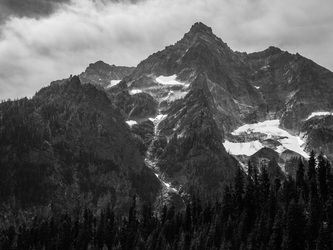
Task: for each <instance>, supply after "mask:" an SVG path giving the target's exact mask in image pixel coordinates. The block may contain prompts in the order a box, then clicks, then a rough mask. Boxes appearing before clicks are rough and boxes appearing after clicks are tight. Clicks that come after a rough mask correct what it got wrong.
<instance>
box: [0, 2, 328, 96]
mask: <svg viewBox="0 0 333 250" xmlns="http://www.w3.org/2000/svg"><path fill="white" fill-rule="evenodd" d="M16 1H18V0H16ZM30 1H40V0H30ZM53 2H54V3H52V6H53V7H52V8H51V9H50V11H47V12H45V13H43V14H42V15H40V14H38V13H37V14H36V13H34V12H33V11H31V9H27V10H26V12H27V13H28V14H29V15H28V14H25V10H24V9H23V10H21V12H19V14H17V13H16V12H13V13H12V14H11V15H10V14H9V13H8V12H7V13H6V18H5V21H4V22H3V23H2V25H1V28H0V99H7V98H18V97H23V96H32V95H33V94H34V93H35V92H36V91H37V90H39V89H40V88H41V87H43V86H46V85H48V84H49V83H50V82H51V81H53V80H56V79H62V78H65V77H68V76H69V75H70V74H79V73H80V72H82V71H84V69H85V68H86V67H87V66H88V65H89V63H92V62H95V61H97V60H103V61H105V62H107V63H110V64H116V65H127V66H135V65H137V64H138V63H139V62H140V61H141V60H143V59H145V58H146V57H147V56H149V55H150V54H151V53H154V52H156V51H157V50H161V49H163V48H164V47H165V46H167V45H170V44H173V43H175V42H176V41H177V40H179V39H181V38H182V36H183V34H184V33H185V32H187V31H188V30H189V29H190V27H191V25H192V24H193V23H194V22H197V21H202V22H203V23H205V24H207V25H208V26H210V27H212V29H213V32H214V33H215V34H216V35H217V36H219V37H221V38H222V40H223V41H224V42H227V43H228V45H229V46H230V47H231V48H232V49H234V50H238V51H246V52H253V51H259V50H264V49H266V48H267V47H268V46H270V45H274V46H277V47H280V48H281V49H283V50H288V51H290V52H292V53H296V52H299V53H300V54H302V55H304V56H306V57H308V58H310V59H312V60H314V61H315V62H317V63H319V64H320V65H323V66H324V67H326V68H329V69H330V70H333V61H332V60H331V57H332V55H333V47H332V44H333V43H332V42H333V16H332V15H331V9H332V8H333V2H332V1H330V0H321V1H320V4H319V1H316V2H315V1H312V0H294V1H287V0H271V1H264V0H238V1H233V0H209V1H208V0H146V1H134V0H132V1H130V0H125V1H111V0H94V1H91V0H71V1H70V0H68V1H65V0H63V1H61V0H60V1H56V0H54V1H53ZM55 2H61V3H55ZM54 6H56V7H54ZM8 9H9V10H10V8H7V10H8ZM3 16H4V15H3Z"/></svg>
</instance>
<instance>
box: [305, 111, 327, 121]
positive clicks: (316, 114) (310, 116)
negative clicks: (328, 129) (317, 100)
mask: <svg viewBox="0 0 333 250" xmlns="http://www.w3.org/2000/svg"><path fill="white" fill-rule="evenodd" d="M326 115H333V112H313V113H312V114H311V115H309V117H308V118H306V120H309V119H311V118H312V117H315V116H326Z"/></svg>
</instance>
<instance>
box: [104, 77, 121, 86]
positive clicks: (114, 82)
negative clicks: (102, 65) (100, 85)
mask: <svg viewBox="0 0 333 250" xmlns="http://www.w3.org/2000/svg"><path fill="white" fill-rule="evenodd" d="M99 80H101V79H99ZM120 81H121V80H111V82H110V84H109V85H108V86H107V87H106V88H111V87H113V86H115V85H117V84H118V83H120Z"/></svg>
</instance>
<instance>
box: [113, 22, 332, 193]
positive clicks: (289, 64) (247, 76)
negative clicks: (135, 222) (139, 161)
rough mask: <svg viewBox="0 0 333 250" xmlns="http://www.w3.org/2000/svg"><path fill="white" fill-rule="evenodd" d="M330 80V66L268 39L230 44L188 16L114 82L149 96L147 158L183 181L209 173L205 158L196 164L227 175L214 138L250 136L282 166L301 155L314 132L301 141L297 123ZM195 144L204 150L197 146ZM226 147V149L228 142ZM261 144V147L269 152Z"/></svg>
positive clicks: (314, 107)
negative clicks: (178, 35) (261, 46)
mask: <svg viewBox="0 0 333 250" xmlns="http://www.w3.org/2000/svg"><path fill="white" fill-rule="evenodd" d="M332 83H333V75H332V72H330V71H328V70H327V69H324V68H322V67H321V66H319V65H317V64H315V63H314V62H312V61H311V60H309V59H306V58H304V57H302V56H300V55H299V54H296V55H294V54H290V53H288V52H285V51H281V50H280V49H279V48H276V47H269V48H268V49H267V50H265V51H262V52H257V53H251V54H247V53H240V52H234V51H233V50H231V49H230V48H229V47H228V45H227V44H226V43H224V42H223V41H222V40H221V39H220V38H218V37H216V36H215V35H214V34H213V32H212V29H211V28H209V27H207V26H205V25H204V24H202V23H196V24H194V25H193V26H192V27H191V29H190V31H189V32H188V33H186V34H185V35H184V37H183V38H182V39H181V40H179V41H178V42H176V43H175V44H174V45H171V46H168V47H166V48H165V49H164V50H162V51H158V52H156V53H154V54H152V55H151V56H149V57H148V58H147V59H145V60H143V61H142V62H141V63H140V64H139V65H138V66H137V67H136V69H135V70H134V71H133V72H132V73H131V74H130V75H128V76H127V77H125V78H124V80H123V81H122V82H121V83H120V85H121V86H122V90H123V91H125V92H126V91H127V93H129V94H130V95H131V93H132V94H133V93H138V92H143V93H146V94H148V95H150V96H152V97H153V98H154V99H155V100H156V102H157V108H156V109H155V108H154V110H156V115H157V116H156V117H158V119H156V118H155V116H152V118H151V119H152V121H154V125H155V138H154V139H153V143H152V146H151V147H148V151H147V152H148V153H147V154H148V155H149V157H148V158H149V161H148V162H149V163H150V164H151V163H153V164H152V165H153V166H154V167H155V168H156V169H157V171H160V172H162V173H163V175H164V176H165V179H166V180H168V181H170V182H171V183H172V184H175V187H179V186H182V187H184V185H185V186H186V185H187V186H190V185H192V184H190V183H191V182H194V183H196V184H198V183H200V185H201V186H203V184H202V183H205V182H207V181H208V180H209V179H210V178H211V176H210V177H209V178H208V177H207V178H203V176H204V174H203V172H200V171H198V169H197V166H207V165H209V166H213V167H212V169H209V168H202V169H201V170H202V171H203V169H205V170H207V171H210V172H214V171H217V172H218V171H219V169H220V168H221V169H223V170H221V173H223V174H216V175H215V176H223V177H221V179H219V181H220V183H222V182H223V179H229V178H232V176H233V169H234V165H235V163H234V159H233V158H232V156H231V155H229V154H228V153H227V152H226V149H225V147H224V146H223V145H222V144H221V142H225V143H224V145H226V141H232V143H234V144H232V146H235V145H236V144H237V143H238V145H236V146H244V145H245V144H247V143H248V145H250V147H251V145H252V144H253V143H254V142H257V145H259V147H258V149H257V150H259V149H262V148H265V147H266V148H270V149H272V150H273V151H274V150H275V152H277V153H278V155H279V157H278V158H277V159H275V160H276V162H278V164H279V165H280V166H281V167H282V168H283V169H284V170H286V168H288V169H289V168H290V167H289V166H290V164H289V162H290V161H291V160H292V159H294V158H296V157H306V152H304V150H306V151H308V152H309V150H310V148H311V147H312V146H315V145H314V144H311V146H310V144H309V142H308V141H309V138H310V137H311V136H312V137H313V136H314V134H311V136H310V137H309V136H308V137H303V139H304V140H305V141H306V142H305V143H306V144H303V142H302V141H301V138H300V137H302V136H303V135H304V133H302V134H301V128H302V126H303V125H302V124H303V123H304V122H305V121H306V118H307V117H308V116H309V115H310V114H311V113H312V112H316V111H330V110H332V108H333V107H332V101H331V99H330V98H329V96H330V95H331V94H332V93H331V92H332V91H333V87H332ZM198 93H200V94H198ZM132 96H134V94H133V95H132ZM323 100H325V101H323ZM151 113H153V112H151ZM158 114H160V116H158ZM199 114H204V115H203V116H200V115H199ZM198 117H201V118H200V119H199V118H198ZM154 119H155V120H154ZM134 120H136V122H138V123H140V120H139V119H134ZM266 120H275V121H277V123H276V124H275V125H274V126H275V127H274V128H272V130H271V131H268V132H267V133H249V132H247V133H244V134H242V135H238V136H236V137H235V136H233V135H232V134H231V133H232V132H233V131H234V130H235V129H237V128H238V127H240V126H241V125H243V124H251V123H257V122H263V121H266ZM193 127H196V128H197V129H193ZM279 127H280V128H279ZM208 128H209V129H208ZM277 129H283V130H279V131H278V132H276V131H277ZM272 131H273V135H272V134H271V132H272ZM281 131H282V132H281ZM309 135H310V134H309ZM317 137H318V136H317ZM193 138H195V139H194V140H193ZM198 138H209V139H207V140H205V139H203V140H202V139H198ZM307 138H308V140H307ZM197 140H199V142H198V141H197ZM210 143H212V144H210ZM197 144H199V145H200V146H199V148H201V149H205V150H206V151H205V150H199V151H197V148H196V146H194V145H197ZM291 144H295V145H292V146H291ZM185 145H186V146H185ZM189 145H190V146H189ZM212 145H214V146H216V147H215V148H214V147H213V148H214V149H213V148H212ZM228 145H230V144H228ZM288 145H289V146H288ZM306 145H307V146H306ZM326 145H329V144H326ZM329 147H330V146H327V149H328V148H329ZM244 150H246V148H244ZM227 151H229V152H230V153H231V154H233V152H231V151H232V149H230V148H227ZM268 151H269V150H266V151H265V150H263V151H262V152H261V153H262V154H264V153H267V159H271V160H272V159H273V158H274V157H271V156H272V154H271V153H268ZM194 152H195V153H194ZM212 152H215V155H216V156H217V157H215V156H213V155H214V153H212ZM217 152H218V153H217ZM210 153H212V154H213V155H210ZM254 153H256V151H254V152H253V153H252V154H254ZM208 155H209V156H208ZM234 156H236V157H237V159H238V160H240V163H241V164H244V165H246V161H247V160H248V159H250V158H249V154H248V153H247V152H244V153H243V156H242V153H239V154H237V155H234ZM208 158H209V159H213V160H212V161H215V162H216V164H213V163H211V162H210V160H208ZM261 158H264V157H261ZM221 159H222V161H221ZM193 162H197V165H196V164H193ZM221 162H223V163H224V164H221ZM266 163H267V164H266V165H268V163H269V161H267V162H266ZM273 165H274V164H273ZM231 166H232V167H231ZM208 169H209V170H208ZM288 171H289V172H290V171H293V170H290V169H289V170H288ZM217 179H218V178H217ZM189 180H191V181H189ZM202 180H203V181H202ZM221 180H222V181H221ZM177 185H178V186H177Z"/></svg>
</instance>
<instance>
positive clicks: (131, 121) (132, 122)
mask: <svg viewBox="0 0 333 250" xmlns="http://www.w3.org/2000/svg"><path fill="white" fill-rule="evenodd" d="M126 123H127V124H128V125H129V126H130V127H132V126H133V125H135V124H138V123H137V122H136V121H134V120H128V121H126Z"/></svg>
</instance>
